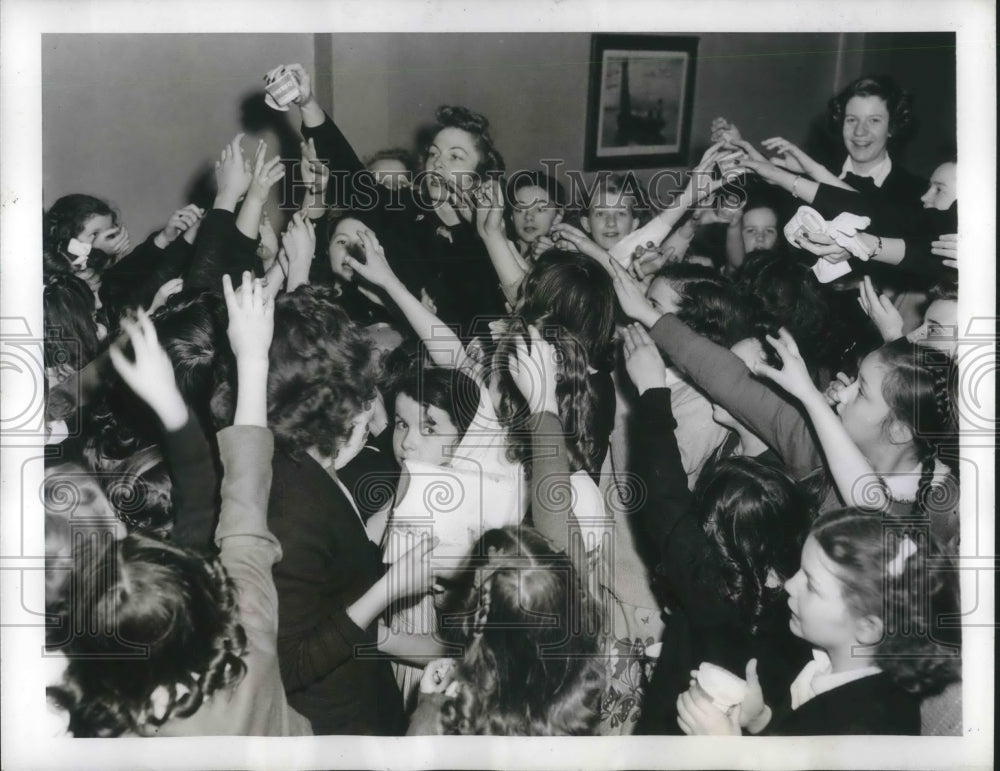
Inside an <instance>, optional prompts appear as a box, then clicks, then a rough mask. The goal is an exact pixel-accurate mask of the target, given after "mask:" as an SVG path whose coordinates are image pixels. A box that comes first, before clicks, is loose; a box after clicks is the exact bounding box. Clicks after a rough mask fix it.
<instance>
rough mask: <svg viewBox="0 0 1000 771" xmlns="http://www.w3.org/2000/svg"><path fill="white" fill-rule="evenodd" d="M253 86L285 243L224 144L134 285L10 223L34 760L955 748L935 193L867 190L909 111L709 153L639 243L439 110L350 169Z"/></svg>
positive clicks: (256, 176)
mask: <svg viewBox="0 0 1000 771" xmlns="http://www.w3.org/2000/svg"><path fill="white" fill-rule="evenodd" d="M286 71H287V72H288V73H290V74H291V77H293V78H294V81H295V84H296V87H297V91H298V97H297V98H296V100H295V104H296V111H297V113H298V117H300V118H301V132H302V143H301V159H300V160H299V162H298V167H297V173H299V174H301V178H302V180H303V181H304V183H305V184H304V186H303V187H302V188H301V189H300V193H301V195H300V196H299V197H300V199H301V200H299V201H297V202H296V204H297V208H296V209H295V210H294V211H287V212H285V214H286V215H287V223H273V224H272V223H271V222H270V221H269V220H268V218H267V217H266V216H265V215H264V214H263V208H264V204H265V202H266V201H267V200H268V197H269V195H270V192H271V190H272V188H273V187H274V186H275V185H276V184H277V183H278V182H279V181H280V180H281V179H282V177H283V175H284V174H285V165H284V164H283V163H282V161H281V159H279V158H278V157H270V158H269V157H268V149H267V147H266V146H265V144H264V143H263V141H259V142H257V143H256V144H255V145H254V144H252V143H251V142H250V141H248V140H247V138H246V137H244V136H243V135H238V136H236V137H235V138H234V139H233V140H232V141H231V142H230V143H229V144H227V145H226V146H225V147H224V148H223V149H222V151H221V153H220V154H219V155H218V158H217V161H216V163H215V181H216V192H215V198H214V200H213V201H212V205H211V206H210V207H206V208H205V209H202V208H199V207H198V206H195V205H193V204H192V205H188V206H185V207H183V208H181V209H179V210H178V211H176V212H174V213H173V214H171V215H170V216H169V218H168V220H167V224H166V225H165V226H164V227H163V228H162V229H160V230H157V231H156V232H155V233H153V234H152V235H150V236H149V237H148V238H147V239H146V240H145V241H143V242H141V243H140V244H138V245H136V246H133V243H132V240H131V237H130V235H129V234H128V231H127V230H126V228H125V225H124V222H123V220H122V215H121V213H119V212H118V211H117V210H116V209H115V208H113V207H112V206H111V205H110V204H109V203H107V202H105V201H104V200H102V199H101V198H99V197H96V196H92V195H90V194H83V193H81V194H74V195H69V196H65V197H63V198H60V199H59V200H58V201H55V202H54V203H52V205H51V206H50V207H49V209H48V210H47V211H46V212H45V214H44V266H45V288H44V310H45V320H46V339H45V363H46V419H47V429H48V443H49V444H50V445H52V447H51V449H50V453H51V455H50V457H51V458H52V459H53V460H52V462H51V463H50V464H49V466H48V468H47V476H46V496H45V498H46V549H47V557H48V563H47V568H48V575H47V581H46V602H47V605H48V612H49V619H50V623H49V626H48V635H47V637H48V645H49V648H50V652H51V654H52V655H53V656H54V657H55V659H56V660H58V661H60V662H61V667H60V671H59V672H58V673H55V674H54V675H53V677H52V680H51V682H49V683H48V684H47V688H48V690H47V693H48V695H49V703H50V707H51V713H52V717H53V731H54V732H61V733H69V734H71V735H73V736H123V735H133V736H168V735H169V736H178V735H195V734H199V735H206V734H214V735H236V734H252V735H301V734H323V735H329V734H375V735H396V736H400V735H405V734H411V735H413V734H499V735H586V734H598V733H599V734H629V733H647V734H681V733H686V734H716V733H718V734H737V735H738V734H748V735H750V734H770V735H790V734H799V735H801V734H820V735H823V734H855V733H872V734H919V733H922V732H923V733H956V732H958V730H959V729H960V727H961V714H960V712H959V711H958V707H959V705H960V703H961V698H960V690H959V689H960V669H961V668H960V661H961V657H960V649H961V640H960V638H959V635H958V634H957V632H956V627H955V625H954V623H953V621H954V619H955V618H957V614H958V608H959V597H958V590H957V583H956V573H955V570H954V569H953V564H952V561H953V559H954V558H955V557H956V556H957V554H958V548H959V519H958V489H959V485H958V465H959V464H958V449H957V448H958V436H957V415H956V409H955V396H954V391H955V385H956V367H955V363H954V361H953V357H954V356H955V352H956V346H957V341H956V338H957V334H956V333H957V329H956V327H957V299H958V285H957V275H958V273H957V254H956V244H957V230H958V228H957V222H958V221H957V210H956V207H957V203H956V196H955V185H956V174H957V166H956V162H955V159H954V158H943V159H942V163H941V164H940V165H939V166H938V167H937V168H936V169H933V174H932V175H931V177H930V179H929V181H928V180H923V179H921V178H919V177H917V176H915V175H914V174H911V173H909V172H908V171H907V170H906V169H905V168H904V167H903V165H902V162H901V154H900V153H901V149H902V146H903V143H904V142H905V139H906V138H907V135H908V134H910V133H911V132H912V130H913V125H912V117H911V105H910V96H909V95H908V94H907V93H906V92H904V91H903V90H901V89H900V88H899V87H898V86H897V85H896V84H894V83H893V82H891V81H890V80H889V79H887V78H882V77H864V78H860V79H859V80H857V81H855V82H853V83H851V84H850V85H849V86H848V87H847V88H846V89H845V90H844V91H843V92H842V93H840V94H839V95H837V96H836V97H834V98H833V99H831V101H830V116H829V117H830V121H831V128H832V129H833V130H834V132H835V134H836V135H838V136H839V137H840V138H841V139H842V145H843V150H844V151H845V155H844V158H843V165H842V166H841V167H839V168H838V167H836V166H834V167H832V168H828V167H826V166H824V165H823V164H822V163H820V162H819V161H816V160H814V159H813V158H812V157H810V156H809V155H807V154H806V152H805V151H803V150H802V149H800V148H799V147H797V146H795V145H794V144H792V143H791V142H789V141H788V140H786V139H784V138H782V137H780V136H772V137H763V138H760V139H759V140H758V141H756V142H755V141H751V139H750V138H748V137H745V136H743V135H742V133H741V132H740V130H739V128H738V126H737V125H735V124H734V123H733V122H731V121H730V120H728V119H726V118H719V119H717V120H716V121H714V122H713V124H712V127H711V134H710V136H706V137H703V138H702V139H703V145H706V146H707V145H709V144H710V146H708V149H707V150H706V151H705V152H704V154H703V156H702V157H701V160H700V161H699V162H698V163H697V164H696V165H695V166H693V167H692V168H691V169H690V170H689V179H688V181H687V183H686V184H685V185H684V186H683V187H682V189H680V190H678V191H677V192H676V193H675V194H674V196H673V199H672V200H671V201H670V202H669V203H668V205H663V206H659V207H656V208H654V207H651V206H650V204H649V203H648V202H647V201H646V200H645V197H644V196H643V195H641V194H640V193H639V191H638V190H637V189H636V187H635V186H634V185H632V184H630V182H629V178H627V177H621V176H617V175H608V174H601V175H599V176H598V177H597V179H596V181H595V182H594V184H593V185H591V186H590V187H589V188H588V189H587V190H586V191H585V195H584V197H583V199H582V200H573V199H574V198H575V196H572V197H571V196H569V195H567V189H566V188H565V187H564V186H563V185H562V184H561V183H560V182H559V181H558V180H556V179H554V178H553V177H551V176H549V175H547V174H545V173H543V172H541V171H532V170H522V171H518V172H517V173H509V174H508V175H507V176H505V174H504V172H505V166H504V161H503V157H502V156H501V154H500V152H499V150H498V149H497V145H496V143H495V141H494V138H493V136H492V135H491V133H490V126H489V122H488V120H487V119H486V118H485V117H484V116H482V115H480V114H477V113H475V112H473V111H471V110H469V109H467V108H465V107H461V106H443V107H440V108H439V109H438V110H437V111H436V113H435V114H434V118H435V120H436V124H435V125H434V128H433V130H432V131H430V132H429V133H425V134H423V135H422V136H423V137H424V138H423V139H422V140H421V141H420V143H419V146H418V147H417V148H416V150H417V152H416V153H415V154H413V153H410V152H409V151H408V150H404V149H392V150H386V151H383V152H379V153H377V154H375V155H374V156H372V157H371V158H369V159H368V160H367V162H364V163H363V162H362V160H361V158H360V156H359V155H358V154H357V152H356V151H355V150H354V149H353V147H352V145H351V142H350V141H349V139H348V138H347V137H345V136H344V135H343V133H341V131H340V129H339V128H338V127H337V125H336V123H335V122H334V121H333V119H332V118H331V117H330V116H329V115H327V114H326V113H325V112H324V111H323V109H321V108H320V106H319V104H318V102H317V100H316V98H315V95H314V93H313V86H312V79H311V78H310V75H309V73H307V72H306V70H305V69H304V68H303V67H301V66H299V65H289V66H288V67H287V68H286ZM292 115H293V116H294V115H295V113H294V112H293V113H292ZM731 117H735V116H731ZM779 128H781V129H782V130H783V131H785V132H786V133H790V132H794V131H799V130H801V128H802V127H797V126H782V127H779V126H777V125H776V126H775V130H778V129H779ZM499 139H503V137H500V138H499ZM540 149H541V148H540ZM286 160H287V159H286ZM633 181H634V179H633ZM661 203H663V202H661ZM800 206H808V207H810V210H803V209H801V208H799V207H800ZM67 486H72V488H73V489H75V490H76V491H77V495H76V496H75V498H73V505H72V506H69V507H67V506H66V505H65V501H66V499H67V498H66V496H65V494H64V493H61V492H60V491H64V490H65V489H66V487H67ZM950 622H951V623H950Z"/></svg>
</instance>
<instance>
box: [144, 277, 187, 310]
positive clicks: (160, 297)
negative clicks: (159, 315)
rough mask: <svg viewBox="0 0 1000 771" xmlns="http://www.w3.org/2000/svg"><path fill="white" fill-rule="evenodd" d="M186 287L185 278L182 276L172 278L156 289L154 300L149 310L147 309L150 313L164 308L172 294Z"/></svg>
mask: <svg viewBox="0 0 1000 771" xmlns="http://www.w3.org/2000/svg"><path fill="white" fill-rule="evenodd" d="M183 288H184V279H182V278H172V279H170V280H169V281H167V282H166V283H165V284H164V285H163V286H161V287H160V288H159V289H157V290H156V295H155V296H154V297H153V302H152V303H150V305H149V310H148V311H146V312H147V313H149V314H150V315H152V314H153V313H155V312H156V311H157V310H159V309H160V308H162V307H163V306H164V305H166V304H167V299H168V298H169V297H170V296H171V295H175V294H177V293H178V292H180V291H181V290H182V289H183Z"/></svg>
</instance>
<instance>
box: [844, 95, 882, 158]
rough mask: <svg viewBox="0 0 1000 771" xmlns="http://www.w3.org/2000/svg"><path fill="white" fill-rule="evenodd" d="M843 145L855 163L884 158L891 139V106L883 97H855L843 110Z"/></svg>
mask: <svg viewBox="0 0 1000 771" xmlns="http://www.w3.org/2000/svg"><path fill="white" fill-rule="evenodd" d="M843 136H844V146H845V147H846V148H847V153H848V155H850V156H851V160H852V161H854V163H855V164H862V165H869V166H870V165H873V164H876V163H878V162H879V161H881V160H882V158H883V157H884V156H885V153H886V145H887V144H888V142H889V136H890V135H889V108H888V107H887V106H886V103H885V100H884V99H883V98H882V97H880V96H853V97H851V99H850V101H848V103H847V105H846V107H845V109H844V128H843Z"/></svg>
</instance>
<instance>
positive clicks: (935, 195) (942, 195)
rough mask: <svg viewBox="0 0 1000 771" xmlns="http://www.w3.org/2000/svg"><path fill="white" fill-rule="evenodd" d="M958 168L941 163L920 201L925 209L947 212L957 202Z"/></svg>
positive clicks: (952, 164)
mask: <svg viewBox="0 0 1000 771" xmlns="http://www.w3.org/2000/svg"><path fill="white" fill-rule="evenodd" d="M957 185H958V167H957V166H956V165H955V164H954V163H942V164H941V165H940V166H938V167H937V168H936V169H934V173H933V174H932V175H931V184H930V187H928V188H927V192H926V193H924V194H923V196H922V197H921V199H920V201H921V203H923V205H924V208H925V209H937V210H938V211H947V210H948V209H950V208H951V205H952V204H953V203H955V201H956V200H958V187H957Z"/></svg>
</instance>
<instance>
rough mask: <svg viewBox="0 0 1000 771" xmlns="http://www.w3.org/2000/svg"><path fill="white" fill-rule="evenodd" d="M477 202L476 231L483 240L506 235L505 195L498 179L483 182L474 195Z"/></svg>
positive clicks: (474, 201) (473, 198)
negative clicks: (504, 220) (504, 222)
mask: <svg viewBox="0 0 1000 771" xmlns="http://www.w3.org/2000/svg"><path fill="white" fill-rule="evenodd" d="M472 200H473V203H474V204H475V212H476V214H475V220H476V231H477V232H478V233H479V237H480V238H481V239H483V241H488V240H490V239H493V238H501V237H506V234H505V233H504V224H503V207H504V197H503V190H502V188H501V187H500V183H499V182H498V181H497V180H495V179H494V180H490V181H488V182H486V183H485V184H483V186H482V187H480V188H479V189H478V190H477V191H476V192H475V193H474V194H473V197H472Z"/></svg>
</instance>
